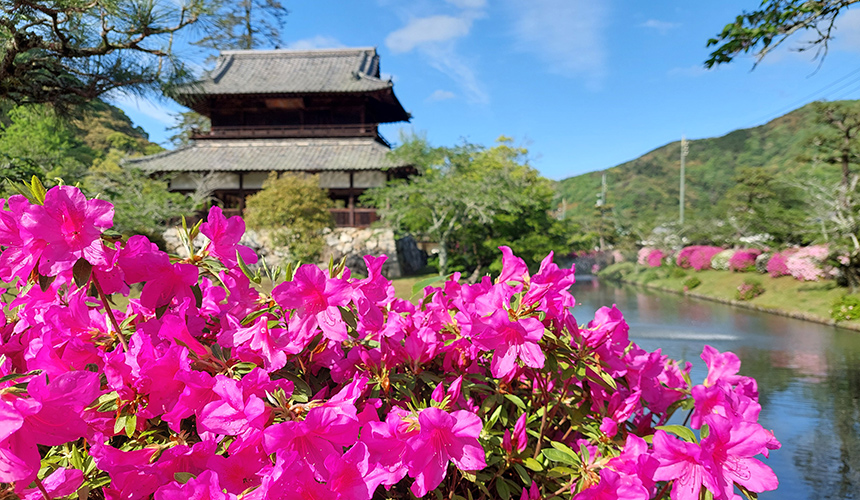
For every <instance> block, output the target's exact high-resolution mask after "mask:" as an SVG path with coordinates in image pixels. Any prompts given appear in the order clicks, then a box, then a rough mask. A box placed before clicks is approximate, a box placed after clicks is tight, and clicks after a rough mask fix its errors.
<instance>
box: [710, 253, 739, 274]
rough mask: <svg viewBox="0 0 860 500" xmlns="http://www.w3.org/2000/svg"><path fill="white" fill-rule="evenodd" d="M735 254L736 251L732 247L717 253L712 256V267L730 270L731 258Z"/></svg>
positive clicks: (719, 269)
mask: <svg viewBox="0 0 860 500" xmlns="http://www.w3.org/2000/svg"><path fill="white" fill-rule="evenodd" d="M734 254H735V251H734V250H731V249H729V250H723V251H722V252H719V253H717V254H716V255H714V256H713V257H711V269H716V270H717V271H728V270H729V260H731V258H732V256H733V255H734Z"/></svg>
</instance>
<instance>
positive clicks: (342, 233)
mask: <svg viewBox="0 0 860 500" xmlns="http://www.w3.org/2000/svg"><path fill="white" fill-rule="evenodd" d="M164 240H165V242H166V243H167V251H168V252H170V253H175V254H177V255H180V256H182V257H185V256H186V255H183V254H185V253H186V252H185V251H184V249H183V248H182V244H181V241H180V239H179V229H177V228H171V229H168V230H167V231H165V233H164ZM325 242H326V246H325V248H324V249H323V253H322V257H321V259H320V262H319V264H324V265H327V264H328V262H329V259H330V258H333V259H334V261H335V262H340V260H341V259H342V258H344V257H346V265H347V267H349V268H350V270H352V271H353V272H354V273H358V274H362V275H363V274H367V267H366V266H365V265H364V259H363V257H364V256H365V255H373V256H375V257H378V256H380V255H387V256H388V259H386V261H385V264H384V265H383V266H382V274H383V275H384V276H385V277H386V278H389V279H392V278H399V277H400V276H401V275H402V274H403V273H402V271H401V268H400V261H399V259H398V257H397V244H396V242H395V240H394V231H392V230H391V229H385V228H379V229H376V228H374V229H370V228H364V229H359V228H354V227H339V228H335V229H332V230H330V231H328V232H326V233H325ZM241 243H242V244H243V245H247V246H248V247H250V248H251V249H253V250H254V251H255V252H257V255H259V256H260V257H264V258H265V259H266V263H267V264H268V265H269V266H276V265H278V264H281V263H282V262H284V261H285V260H286V259H287V252H286V251H285V249H284V248H279V247H275V246H274V245H273V244H272V238H271V235H270V233H269V231H252V230H248V231H246V232H245V235H244V236H243V237H242V241H241ZM194 244H195V246H196V247H198V248H199V247H201V246H204V245H205V244H206V237H205V236H203V235H200V236H198V237H197V240H195V242H194Z"/></svg>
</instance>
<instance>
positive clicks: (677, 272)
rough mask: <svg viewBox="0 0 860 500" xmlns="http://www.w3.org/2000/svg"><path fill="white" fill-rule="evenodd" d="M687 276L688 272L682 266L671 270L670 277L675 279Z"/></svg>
mask: <svg viewBox="0 0 860 500" xmlns="http://www.w3.org/2000/svg"><path fill="white" fill-rule="evenodd" d="M685 276H687V273H686V272H685V271H684V270H683V269H681V268H680V267H673V268H672V270H671V271H669V277H670V278H673V279H681V278H683V277H685Z"/></svg>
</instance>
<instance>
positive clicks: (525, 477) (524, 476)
mask: <svg viewBox="0 0 860 500" xmlns="http://www.w3.org/2000/svg"><path fill="white" fill-rule="evenodd" d="M514 470H516V471H517V474H519V476H520V480H521V481H522V482H523V484H524V485H525V486H526V487H529V486H531V485H532V478H531V476H529V473H528V471H527V470H526V469H525V467H523V466H522V465H520V464H514Z"/></svg>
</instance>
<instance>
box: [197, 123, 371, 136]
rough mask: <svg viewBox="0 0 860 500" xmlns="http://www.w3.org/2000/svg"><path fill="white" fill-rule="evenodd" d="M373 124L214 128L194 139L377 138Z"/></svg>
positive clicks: (199, 133)
mask: <svg viewBox="0 0 860 500" xmlns="http://www.w3.org/2000/svg"><path fill="white" fill-rule="evenodd" d="M376 135H377V128H376V126H375V125H373V124H364V125H362V124H349V125H261V126H242V127H213V128H212V130H211V131H209V132H194V133H192V135H191V138H192V139H259V138H266V137H273V138H274V137H375V136H376Z"/></svg>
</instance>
